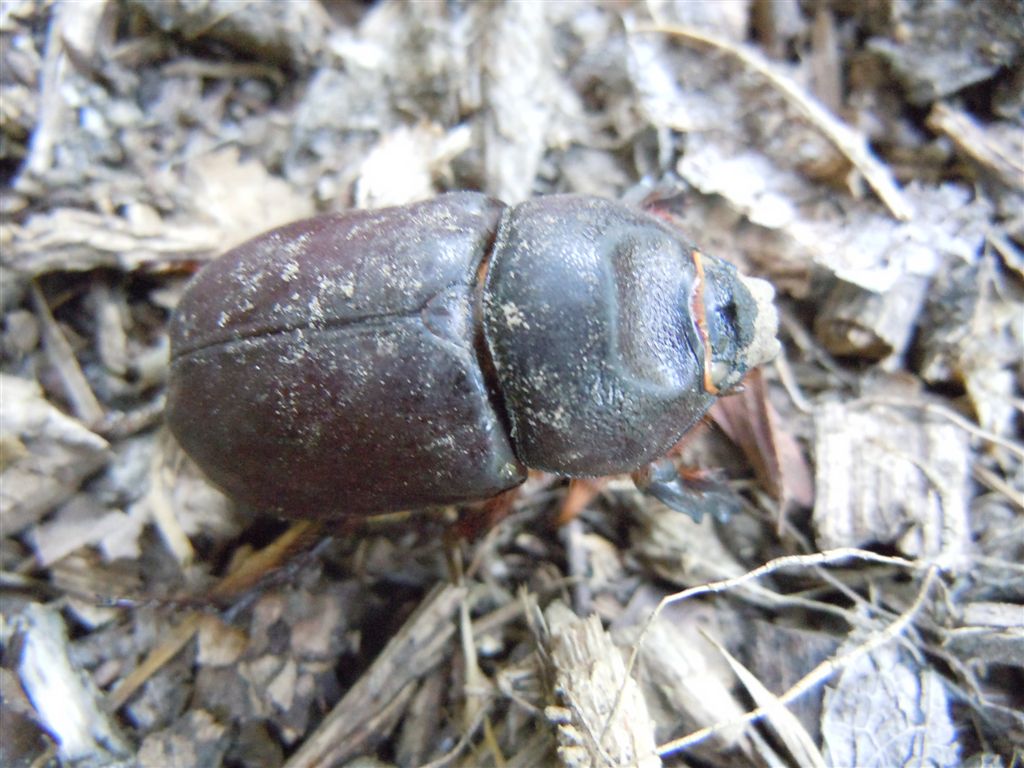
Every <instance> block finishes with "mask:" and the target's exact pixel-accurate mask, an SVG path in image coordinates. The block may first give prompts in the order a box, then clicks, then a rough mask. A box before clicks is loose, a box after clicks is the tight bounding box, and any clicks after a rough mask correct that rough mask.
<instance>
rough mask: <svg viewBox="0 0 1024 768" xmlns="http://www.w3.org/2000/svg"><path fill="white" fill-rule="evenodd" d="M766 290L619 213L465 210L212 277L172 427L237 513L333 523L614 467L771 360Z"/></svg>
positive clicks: (661, 226)
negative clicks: (543, 475) (241, 508)
mask: <svg viewBox="0 0 1024 768" xmlns="http://www.w3.org/2000/svg"><path fill="white" fill-rule="evenodd" d="M772 296H773V293H772V289H771V287H770V286H769V285H768V284H767V283H766V282H764V281H762V280H756V279H751V278H744V277H742V276H741V275H739V274H738V273H737V272H736V270H735V268H734V267H732V266H731V265H729V264H727V263H725V262H723V261H721V260H719V259H716V258H713V257H710V256H704V255H702V254H701V253H700V252H699V251H698V250H696V249H695V248H694V247H693V246H692V245H690V244H689V243H687V242H686V240H685V239H684V238H683V237H682V236H681V235H680V233H679V232H678V231H676V230H675V229H674V228H673V227H672V226H671V225H669V224H668V223H666V222H664V221H662V220H661V219H659V218H656V217H655V216H652V215H650V214H647V213H645V212H643V211H639V210H636V209H633V208H629V207H627V206H624V205H622V204H619V203H614V202H610V201H607V200H603V199H600V198H594V197H585V196H577V195H554V196H550V197H542V198H538V199H535V200H531V201H528V202H525V203H522V204H520V205H516V206H506V205H504V204H503V203H501V202H499V201H496V200H494V199H491V198H489V197H486V196H485V195H482V194H478V193H473V192H456V193H450V194H445V195H441V196H440V197H437V198H435V199H432V200H428V201H425V202H421V203H415V204H412V205H407V206H404V207H399V208H386V209H381V210H372V211H351V212H348V213H342V214H335V215H326V216H320V217H317V218H312V219H308V220H304V221H298V222H295V223H293V224H289V225H287V226H284V227H280V228H278V229H275V230H273V231H271V232H268V233H266V234H263V235H261V236H259V237H256V238H255V239H253V240H250V241H249V242H247V243H245V244H243V245H241V246H239V247H237V248H235V249H234V250H232V251H230V252H229V253H227V254H225V255H224V256H222V257H221V258H219V259H217V260H216V261H214V262H212V263H210V264H209V265H207V266H206V267H205V268H204V269H202V270H201V271H200V272H199V273H198V274H197V275H196V276H195V278H194V279H193V281H192V282H191V283H190V285H189V286H188V288H187V289H186V291H185V294H184V296H183V298H182V300H181V303H180V305H179V306H178V308H177V310H176V311H175V314H174V317H173V320H172V326H171V374H170V382H169V392H168V402H167V414H168V415H167V418H168V423H169V425H170V427H171V429H172V431H173V432H174V434H175V435H176V436H177V438H178V440H179V441H180V442H181V444H182V446H183V447H184V448H185V450H186V452H187V453H188V454H189V455H190V456H191V457H192V458H193V459H194V460H195V461H196V462H197V463H198V465H199V466H200V467H201V468H202V469H203V470H204V471H205V473H206V474H207V475H208V476H209V478H210V479H211V480H212V481H213V482H214V483H216V484H217V485H218V486H220V487H221V488H223V489H224V490H225V491H226V492H227V493H228V494H229V495H230V496H231V497H233V498H234V499H236V500H237V501H239V502H241V503H243V504H245V505H248V506H251V507H253V508H255V509H259V510H262V511H267V512H271V513H274V514H278V515H283V516H287V517H305V518H322V519H329V518H341V517H345V516H349V515H357V514H363V515H366V514H374V513H381V512H392V511H397V510H402V509H410V508H415V507H422V506H426V505H436V504H449V503H455V502H464V501H470V500H478V499H482V498H487V497H491V496H494V495H496V494H498V493H500V492H502V491H504V490H507V489H509V488H512V487H513V486H516V485H518V484H519V483H522V482H523V480H524V479H525V478H526V471H527V467H532V468H536V469H542V470H545V471H547V472H552V473H557V474H561V475H570V476H596V475H605V474H613V473H619V472H628V471H632V470H636V469H637V468H639V467H641V466H643V465H645V464H647V463H648V462H650V461H652V460H653V459H655V458H657V457H659V456H661V455H663V454H664V453H665V452H666V451H667V450H668V449H669V448H670V447H671V446H672V445H673V444H675V443H676V442H677V441H678V440H679V438H680V437H681V436H682V434H683V433H684V432H685V431H686V430H687V429H689V428H690V427H691V426H692V425H693V424H694V423H695V422H697V421H698V420H699V419H700V418H701V417H702V416H703V415H704V413H705V412H706V411H707V409H708V408H709V407H710V406H711V404H712V403H713V402H714V400H715V398H716V396H717V395H718V394H719V393H724V392H727V391H728V390H729V388H731V387H735V386H736V384H737V383H738V382H739V380H740V378H741V377H742V376H743V374H744V373H745V372H746V371H747V370H748V369H750V368H752V367H754V366H756V365H758V364H760V363H762V362H765V361H766V360H768V359H770V358H771V357H772V356H774V354H775V353H776V350H777V348H778V342H777V341H776V339H775V333H776V315H775V310H774V307H773V306H772Z"/></svg>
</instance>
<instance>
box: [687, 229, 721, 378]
mask: <svg viewBox="0 0 1024 768" xmlns="http://www.w3.org/2000/svg"><path fill="white" fill-rule="evenodd" d="M690 255H691V256H692V257H693V266H694V269H695V270H696V273H697V276H696V279H695V280H694V281H693V298H692V299H691V300H690V311H691V312H692V313H693V321H694V322H695V323H696V324H697V335H698V336H699V337H700V343H701V345H702V346H703V347H704V391H705V392H707V393H708V394H709V395H717V394H719V391H718V387H717V386H716V385H715V382H714V377H713V376H712V375H711V366H712V362H713V359H712V351H711V337H710V335H709V334H708V313H707V307H706V306H705V304H704V283H705V280H704V256H703V254H701V252H700V251H698V250H697V249H696V248H694V249H693V250H692V251H690Z"/></svg>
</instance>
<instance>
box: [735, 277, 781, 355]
mask: <svg viewBox="0 0 1024 768" xmlns="http://www.w3.org/2000/svg"><path fill="white" fill-rule="evenodd" d="M738 277H739V279H740V282H741V283H743V285H744V286H745V287H746V289H747V290H748V291H750V297H751V298H752V299H753V300H754V306H755V307H756V308H757V319H756V321H755V322H754V338H753V339H752V340H751V341H750V344H749V346H747V348H746V354H745V358H746V359H745V362H746V365H747V368H748V369H750V368H756V367H757V366H759V365H762V364H763V363H768V362H771V361H772V360H774V359H775V356H776V355H778V354H779V350H780V349H781V345H780V344H779V340H778V338H777V334H778V331H779V315H778V312H777V311H776V309H775V303H774V300H775V289H774V288H772V286H771V283H769V282H768V281H767V280H760V279H758V278H756V277H744V276H743V275H739V276H738Z"/></svg>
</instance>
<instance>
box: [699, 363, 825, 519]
mask: <svg viewBox="0 0 1024 768" xmlns="http://www.w3.org/2000/svg"><path fill="white" fill-rule="evenodd" d="M710 415H711V418H712V419H713V420H714V422H715V423H716V424H717V425H718V426H719V427H721V429H722V431H723V432H725V434H726V435H727V436H728V437H729V439H730V440H732V441H733V442H734V443H735V444H736V445H737V446H739V448H740V449H741V450H742V451H743V454H744V455H745V456H746V457H747V460H748V461H749V462H750V465H751V466H752V467H753V468H754V472H755V473H756V475H757V479H758V482H760V483H761V485H762V486H763V487H764V488H765V490H767V491H768V493H770V494H771V495H772V496H773V497H774V498H775V499H777V500H778V501H779V503H780V504H781V506H782V510H783V512H784V511H785V510H786V509H787V508H788V507H789V506H791V505H793V506H799V507H810V506H811V505H812V504H813V503H814V483H813V481H812V479H811V470H810V468H809V467H808V465H807V460H806V459H805V458H804V454H803V451H802V450H801V448H800V446H799V444H798V443H797V442H796V438H794V437H793V435H792V434H791V433H790V432H789V431H788V430H786V429H785V427H784V426H783V425H782V424H781V423H780V421H781V419H780V418H779V414H778V411H776V410H775V408H774V407H773V406H772V404H771V402H770V401H769V400H768V389H767V387H766V386H765V383H764V377H763V376H762V375H761V372H760V371H758V370H755V371H753V372H752V373H751V374H749V375H748V376H747V378H746V379H745V381H744V389H743V391H742V392H740V393H738V394H736V395H733V396H731V397H724V398H722V399H721V400H719V401H718V402H717V403H715V405H714V407H713V408H712V409H711V411H710Z"/></svg>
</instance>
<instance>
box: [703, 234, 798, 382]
mask: <svg viewBox="0 0 1024 768" xmlns="http://www.w3.org/2000/svg"><path fill="white" fill-rule="evenodd" d="M694 261H695V264H696V265H697V270H698V274H699V275H701V274H702V279H700V280H699V281H698V284H697V286H696V287H695V297H694V305H695V306H694V315H695V319H696V320H697V323H698V326H701V325H703V327H699V329H698V330H699V331H700V335H701V338H702V341H703V342H704V344H705V374H704V386H705V389H707V390H708V392H710V393H711V394H724V393H727V392H729V390H731V389H733V388H734V387H736V385H738V384H739V382H740V379H742V378H743V376H744V375H745V374H746V372H747V371H748V370H750V369H751V368H755V367H757V366H758V365H761V364H762V363H766V362H768V361H770V360H772V359H773V358H774V357H775V356H776V355H777V354H778V352H779V341H778V339H777V338H776V333H777V331H778V315H777V313H776V310H775V305H774V303H773V299H774V297H775V291H774V289H773V288H772V286H771V285H770V284H769V283H768V282H766V281H764V280H759V279H757V278H753V277H743V276H742V275H740V274H739V273H738V272H737V271H736V270H735V268H734V267H733V266H732V265H730V264H727V263H725V262H723V261H720V260H718V259H703V257H702V256H701V255H700V253H699V252H694Z"/></svg>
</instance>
